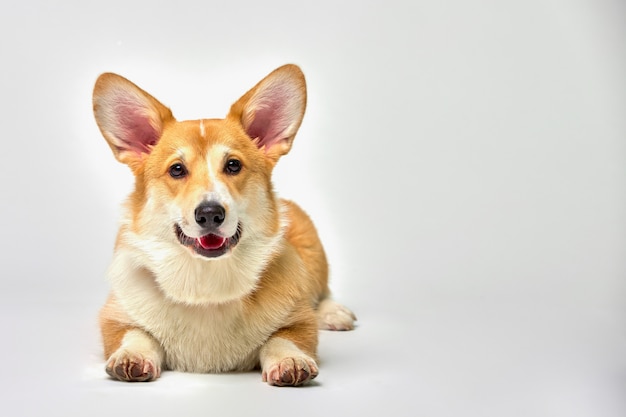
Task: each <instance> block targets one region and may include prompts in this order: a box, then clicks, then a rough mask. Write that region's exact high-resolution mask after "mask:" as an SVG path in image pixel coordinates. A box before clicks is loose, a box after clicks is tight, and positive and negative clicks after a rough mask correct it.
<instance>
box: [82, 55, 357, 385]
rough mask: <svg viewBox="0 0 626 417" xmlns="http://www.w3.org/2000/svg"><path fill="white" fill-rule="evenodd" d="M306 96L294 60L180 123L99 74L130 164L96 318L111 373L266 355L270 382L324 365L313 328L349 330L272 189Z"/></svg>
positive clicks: (324, 268) (309, 375)
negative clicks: (106, 293) (217, 111)
mask: <svg viewBox="0 0 626 417" xmlns="http://www.w3.org/2000/svg"><path fill="white" fill-rule="evenodd" d="M305 102H306V88H305V83H304V76H303V75H302V72H301V71H300V69H299V68H297V67H296V66H294V65H287V66H284V67H281V68H279V69H277V70H276V71H274V72H273V73H271V74H270V75H268V76H267V77H266V78H264V79H263V80H262V81H261V82H259V83H258V84H257V85H256V86H255V87H254V88H253V89H251V90H250V91H248V92H247V93H246V94H244V96H242V97H241V98H240V99H239V100H238V101H237V102H235V104H233V105H232V107H231V110H230V113H229V114H228V116H227V117H226V118H225V119H203V120H195V121H183V122H178V121H176V120H175V119H174V117H173V115H172V113H171V111H170V110H169V109H168V108H166V107H165V106H163V105H162V104H161V103H160V102H158V101H157V100H156V99H155V98H154V97H152V96H150V95H149V94H148V93H146V92H145V91H143V90H141V89H140V88H139V87H137V86H135V85H134V84H132V83H131V82H130V81H128V80H126V79H124V78H122V77H120V76H117V75H114V74H103V75H102V76H101V77H100V78H99V79H98V81H97V83H96V86H95V88H94V113H95V116H96V120H97V122H98V126H99V127H100V130H101V132H102V134H103V136H104V137H105V139H106V140H107V142H108V143H109V146H110V147H111V149H112V151H113V154H114V156H115V157H116V158H117V159H118V160H119V161H121V162H123V163H125V164H127V165H129V167H130V168H131V170H132V171H133V174H134V175H135V189H134V191H133V192H132V193H131V195H130V197H129V199H128V200H127V202H126V206H125V209H126V210H125V214H124V217H123V219H122V223H121V225H120V230H119V233H118V238H117V240H116V245H115V252H114V259H113V261H112V264H111V267H110V269H109V273H108V274H109V278H110V280H111V283H112V294H111V296H110V297H109V299H108V300H107V303H106V304H105V306H104V307H103V309H102V311H101V315H100V324H101V330H102V337H103V343H104V353H105V356H106V358H107V372H108V373H109V375H111V376H112V377H114V378H117V379H121V380H129V381H146V380H152V379H155V378H157V377H158V376H159V375H160V372H161V369H162V368H165V369H176V370H184V371H192V372H221V371H232V370H248V369H252V368H253V367H255V366H258V365H261V368H262V370H263V378H264V380H266V381H267V382H269V383H270V384H273V385H300V384H303V383H305V382H307V381H309V380H311V379H313V378H314V377H315V376H316V375H317V372H318V370H317V365H316V363H315V359H316V356H317V353H316V349H317V336H318V335H317V329H318V326H320V327H322V328H331V329H350V328H352V326H353V325H352V323H353V321H354V319H355V318H354V315H352V313H351V312H349V310H347V309H345V307H342V306H340V305H338V304H336V303H334V302H332V301H330V300H329V298H328V297H329V296H330V292H329V289H328V265H327V261H326V255H325V253H324V250H323V247H322V244H321V242H320V240H319V237H318V235H317V232H316V230H315V227H314V226H313V223H312V222H311V220H310V219H309V217H308V216H307V215H306V214H305V213H304V211H303V210H302V209H301V208H300V207H298V206H297V205H296V204H295V203H293V202H289V201H285V200H279V199H277V198H276V197H275V195H274V192H273V189H272V184H271V173H272V170H273V167H274V165H275V164H276V162H277V161H278V159H279V158H280V157H281V156H282V155H284V154H286V153H287V152H289V150H290V149H291V146H292V144H293V139H294V137H295V134H296V132H297V130H298V128H299V126H300V123H301V121H302V117H303V115H304V107H305ZM233 161H234V162H233ZM233 164H234V165H233ZM233 166H234V168H232V167H233ZM207 204H210V207H209V208H206V207H207ZM215 207H219V209H215ZM201 209H202V210H207V211H200V213H201V214H198V213H199V210H201ZM215 210H218V211H215ZM202 213H210V214H206V215H205V214H202ZM216 213H218V214H216ZM207 222H208V225H207ZM211 242H213V243H211ZM216 242H217V243H216ZM211 245H213V246H211ZM316 309H318V310H319V311H317V310H316Z"/></svg>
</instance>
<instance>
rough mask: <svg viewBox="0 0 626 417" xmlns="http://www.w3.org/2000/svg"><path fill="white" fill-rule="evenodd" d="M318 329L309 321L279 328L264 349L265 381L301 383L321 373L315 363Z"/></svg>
mask: <svg viewBox="0 0 626 417" xmlns="http://www.w3.org/2000/svg"><path fill="white" fill-rule="evenodd" d="M316 349H317V329H316V326H315V319H314V316H313V313H312V312H311V317H310V319H309V320H305V321H301V322H299V323H297V324H294V325H291V326H290V327H286V328H283V329H280V330H278V331H277V332H276V333H274V334H273V335H272V336H271V337H270V338H269V340H268V341H267V342H266V343H265V345H263V347H262V348H261V352H260V361H261V369H262V372H263V381H265V382H267V383H269V384H270V385H277V386H281V387H282V386H294V387H295V386H299V385H302V384H304V383H306V382H308V381H310V380H312V379H314V378H315V377H316V376H317V374H318V368H317V363H316V362H315V350H316Z"/></svg>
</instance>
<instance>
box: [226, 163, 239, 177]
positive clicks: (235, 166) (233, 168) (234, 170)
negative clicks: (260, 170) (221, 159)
mask: <svg viewBox="0 0 626 417" xmlns="http://www.w3.org/2000/svg"><path fill="white" fill-rule="evenodd" d="M224 171H225V172H226V173H227V174H231V175H234V174H238V173H239V171H241V161H239V160H237V159H229V160H228V161H226V166H225V167H224Z"/></svg>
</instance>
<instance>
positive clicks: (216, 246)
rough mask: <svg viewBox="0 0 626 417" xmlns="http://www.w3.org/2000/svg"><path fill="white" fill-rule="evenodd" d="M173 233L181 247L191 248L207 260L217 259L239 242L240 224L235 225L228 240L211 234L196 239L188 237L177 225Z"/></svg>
mask: <svg viewBox="0 0 626 417" xmlns="http://www.w3.org/2000/svg"><path fill="white" fill-rule="evenodd" d="M175 233H176V236H177V237H178V241H179V242H180V243H181V245H183V246H187V247H188V248H191V249H192V250H193V251H194V252H196V253H197V254H198V255H202V256H204V257H207V258H217V257H219V256H222V255H224V254H225V253H227V252H229V251H230V250H231V249H232V248H234V247H235V246H236V245H237V242H239V239H240V238H241V224H238V225H237V231H236V232H235V234H234V235H232V236H231V237H228V238H227V237H223V236H219V235H215V234H213V233H209V234H207V235H204V236H200V237H197V238H196V237H189V236H187V235H186V234H185V233H184V232H183V229H181V228H180V226H179V225H176V227H175Z"/></svg>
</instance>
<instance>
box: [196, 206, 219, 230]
mask: <svg viewBox="0 0 626 417" xmlns="http://www.w3.org/2000/svg"><path fill="white" fill-rule="evenodd" d="M195 214H196V223H198V225H200V226H202V227H217V226H219V225H221V224H222V223H224V218H225V217H226V210H224V207H222V206H220V205H219V204H218V203H215V202H206V203H202V204H200V205H199V206H198V207H196V212H195Z"/></svg>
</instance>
